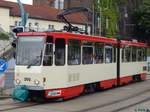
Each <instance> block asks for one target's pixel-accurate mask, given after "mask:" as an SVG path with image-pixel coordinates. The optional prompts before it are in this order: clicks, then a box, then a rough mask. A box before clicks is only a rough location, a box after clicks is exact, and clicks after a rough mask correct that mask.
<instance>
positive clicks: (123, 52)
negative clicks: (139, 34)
mask: <svg viewBox="0 0 150 112" xmlns="http://www.w3.org/2000/svg"><path fill="white" fill-rule="evenodd" d="M124 55H125V47H124V46H123V47H122V62H125V60H124V59H125V58H124V57H125V56H124Z"/></svg>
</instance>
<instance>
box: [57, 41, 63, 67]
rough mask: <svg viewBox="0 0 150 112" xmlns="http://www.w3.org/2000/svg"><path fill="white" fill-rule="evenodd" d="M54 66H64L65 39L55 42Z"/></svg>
mask: <svg viewBox="0 0 150 112" xmlns="http://www.w3.org/2000/svg"><path fill="white" fill-rule="evenodd" d="M55 65H56V66H63V65H65V39H56V40H55Z"/></svg>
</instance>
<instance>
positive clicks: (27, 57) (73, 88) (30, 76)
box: [15, 32, 147, 99]
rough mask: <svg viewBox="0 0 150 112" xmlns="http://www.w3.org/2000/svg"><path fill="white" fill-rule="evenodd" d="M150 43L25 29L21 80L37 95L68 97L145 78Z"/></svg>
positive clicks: (17, 79) (19, 45) (17, 80)
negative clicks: (148, 44) (147, 49)
mask: <svg viewBox="0 0 150 112" xmlns="http://www.w3.org/2000/svg"><path fill="white" fill-rule="evenodd" d="M146 48H147V45H146V44H145V43H139V42H132V41H124V40H121V41H117V39H113V38H105V37H96V36H88V35H83V34H74V33H68V32H45V33H42V32H41V33H40V32H23V33H19V34H18V40H17V54H16V68H15V85H16V86H22V85H25V86H26V88H27V90H28V91H29V97H31V98H32V97H37V98H39V97H42V98H46V99H53V98H62V99H68V98H72V97H75V96H79V95H80V94H82V93H89V92H94V91H96V90H98V89H108V88H112V87H114V86H118V85H123V84H127V83H130V82H133V81H140V80H145V79H146V74H147V62H146ZM118 50H120V51H118Z"/></svg>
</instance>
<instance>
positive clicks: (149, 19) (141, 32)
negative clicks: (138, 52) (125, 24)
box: [135, 0, 150, 40]
mask: <svg viewBox="0 0 150 112" xmlns="http://www.w3.org/2000/svg"><path fill="white" fill-rule="evenodd" d="M135 21H136V33H137V36H139V38H140V39H141V40H150V39H149V38H150V0H143V3H142V5H141V6H140V8H139V9H138V10H137V11H136V12H135Z"/></svg>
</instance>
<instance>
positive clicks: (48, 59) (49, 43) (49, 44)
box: [43, 37, 53, 66]
mask: <svg viewBox="0 0 150 112" xmlns="http://www.w3.org/2000/svg"><path fill="white" fill-rule="evenodd" d="M52 64H53V38H50V37H48V38H47V40H46V46H45V54H44V59H43V65H44V66H51V65H52Z"/></svg>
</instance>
